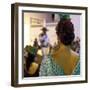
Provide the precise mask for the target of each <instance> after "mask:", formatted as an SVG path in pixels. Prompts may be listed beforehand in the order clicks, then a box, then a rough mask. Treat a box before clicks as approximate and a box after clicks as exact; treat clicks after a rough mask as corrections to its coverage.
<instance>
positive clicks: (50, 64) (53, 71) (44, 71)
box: [39, 55, 80, 76]
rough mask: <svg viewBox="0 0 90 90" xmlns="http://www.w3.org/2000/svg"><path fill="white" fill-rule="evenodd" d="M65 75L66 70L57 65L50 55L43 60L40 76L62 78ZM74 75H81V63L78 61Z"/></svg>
mask: <svg viewBox="0 0 90 90" xmlns="http://www.w3.org/2000/svg"><path fill="white" fill-rule="evenodd" d="M60 75H65V73H64V69H63V68H61V67H60V66H59V65H57V64H56V63H55V62H54V60H53V58H52V57H51V56H50V55H48V56H46V57H44V58H43V59H42V63H41V66H40V72H39V76H60ZM72 75H80V62H79V61H78V63H77V65H76V67H75V69H74V70H73V73H72Z"/></svg>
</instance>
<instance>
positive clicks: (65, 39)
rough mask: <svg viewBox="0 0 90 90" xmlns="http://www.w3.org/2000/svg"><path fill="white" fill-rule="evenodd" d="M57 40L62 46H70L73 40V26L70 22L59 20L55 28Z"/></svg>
mask: <svg viewBox="0 0 90 90" xmlns="http://www.w3.org/2000/svg"><path fill="white" fill-rule="evenodd" d="M56 33H57V35H58V38H59V39H60V41H61V42H62V43H63V44H64V45H70V44H71V43H72V41H73V40H74V37H75V35H74V25H73V23H72V22H71V20H70V19H69V20H61V21H59V22H58V24H57V26H56Z"/></svg>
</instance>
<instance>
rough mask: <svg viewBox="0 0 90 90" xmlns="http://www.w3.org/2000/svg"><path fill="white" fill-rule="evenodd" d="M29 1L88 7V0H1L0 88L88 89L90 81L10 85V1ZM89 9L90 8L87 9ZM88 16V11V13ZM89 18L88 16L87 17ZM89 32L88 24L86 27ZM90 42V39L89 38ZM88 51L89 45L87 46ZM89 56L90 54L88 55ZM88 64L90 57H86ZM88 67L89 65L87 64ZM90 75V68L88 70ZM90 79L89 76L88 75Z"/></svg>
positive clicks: (33, 89) (12, 89) (8, 89)
mask: <svg viewBox="0 0 90 90" xmlns="http://www.w3.org/2000/svg"><path fill="white" fill-rule="evenodd" d="M15 1H17V2H29V3H30V2H31V3H42V4H45V3H46V4H58V5H59V4H61V5H74V6H75V5H76V6H88V7H89V9H90V5H89V4H90V0H1V2H0V90H16V89H18V90H38V89H39V90H50V89H51V90H71V89H72V90H89V88H90V81H89V83H87V84H70V85H55V86H41V87H31V88H30V87H25V88H13V87H11V86H10V81H11V79H10V78H11V70H10V69H11V65H10V64H11V7H10V5H11V3H13V2H15ZM89 11H90V10H89ZM88 16H90V12H89V15H88ZM88 20H90V17H88ZM89 23H90V21H89ZM88 30H89V31H88V33H90V25H89V27H88ZM89 38H90V35H89ZM89 44H90V40H89ZM88 46H90V45H88ZM88 49H89V51H88V52H89V53H90V47H88ZM89 56H90V55H89ZM88 63H89V64H90V57H89V59H88ZM88 68H90V65H88ZM88 76H90V70H89V71H88ZM89 80H90V77H89Z"/></svg>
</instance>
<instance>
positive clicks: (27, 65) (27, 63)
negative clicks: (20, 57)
mask: <svg viewBox="0 0 90 90" xmlns="http://www.w3.org/2000/svg"><path fill="white" fill-rule="evenodd" d="M34 58H35V55H34V54H31V53H28V57H27V58H26V69H27V70H28V69H29V67H30V65H31V64H32V62H34Z"/></svg>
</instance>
